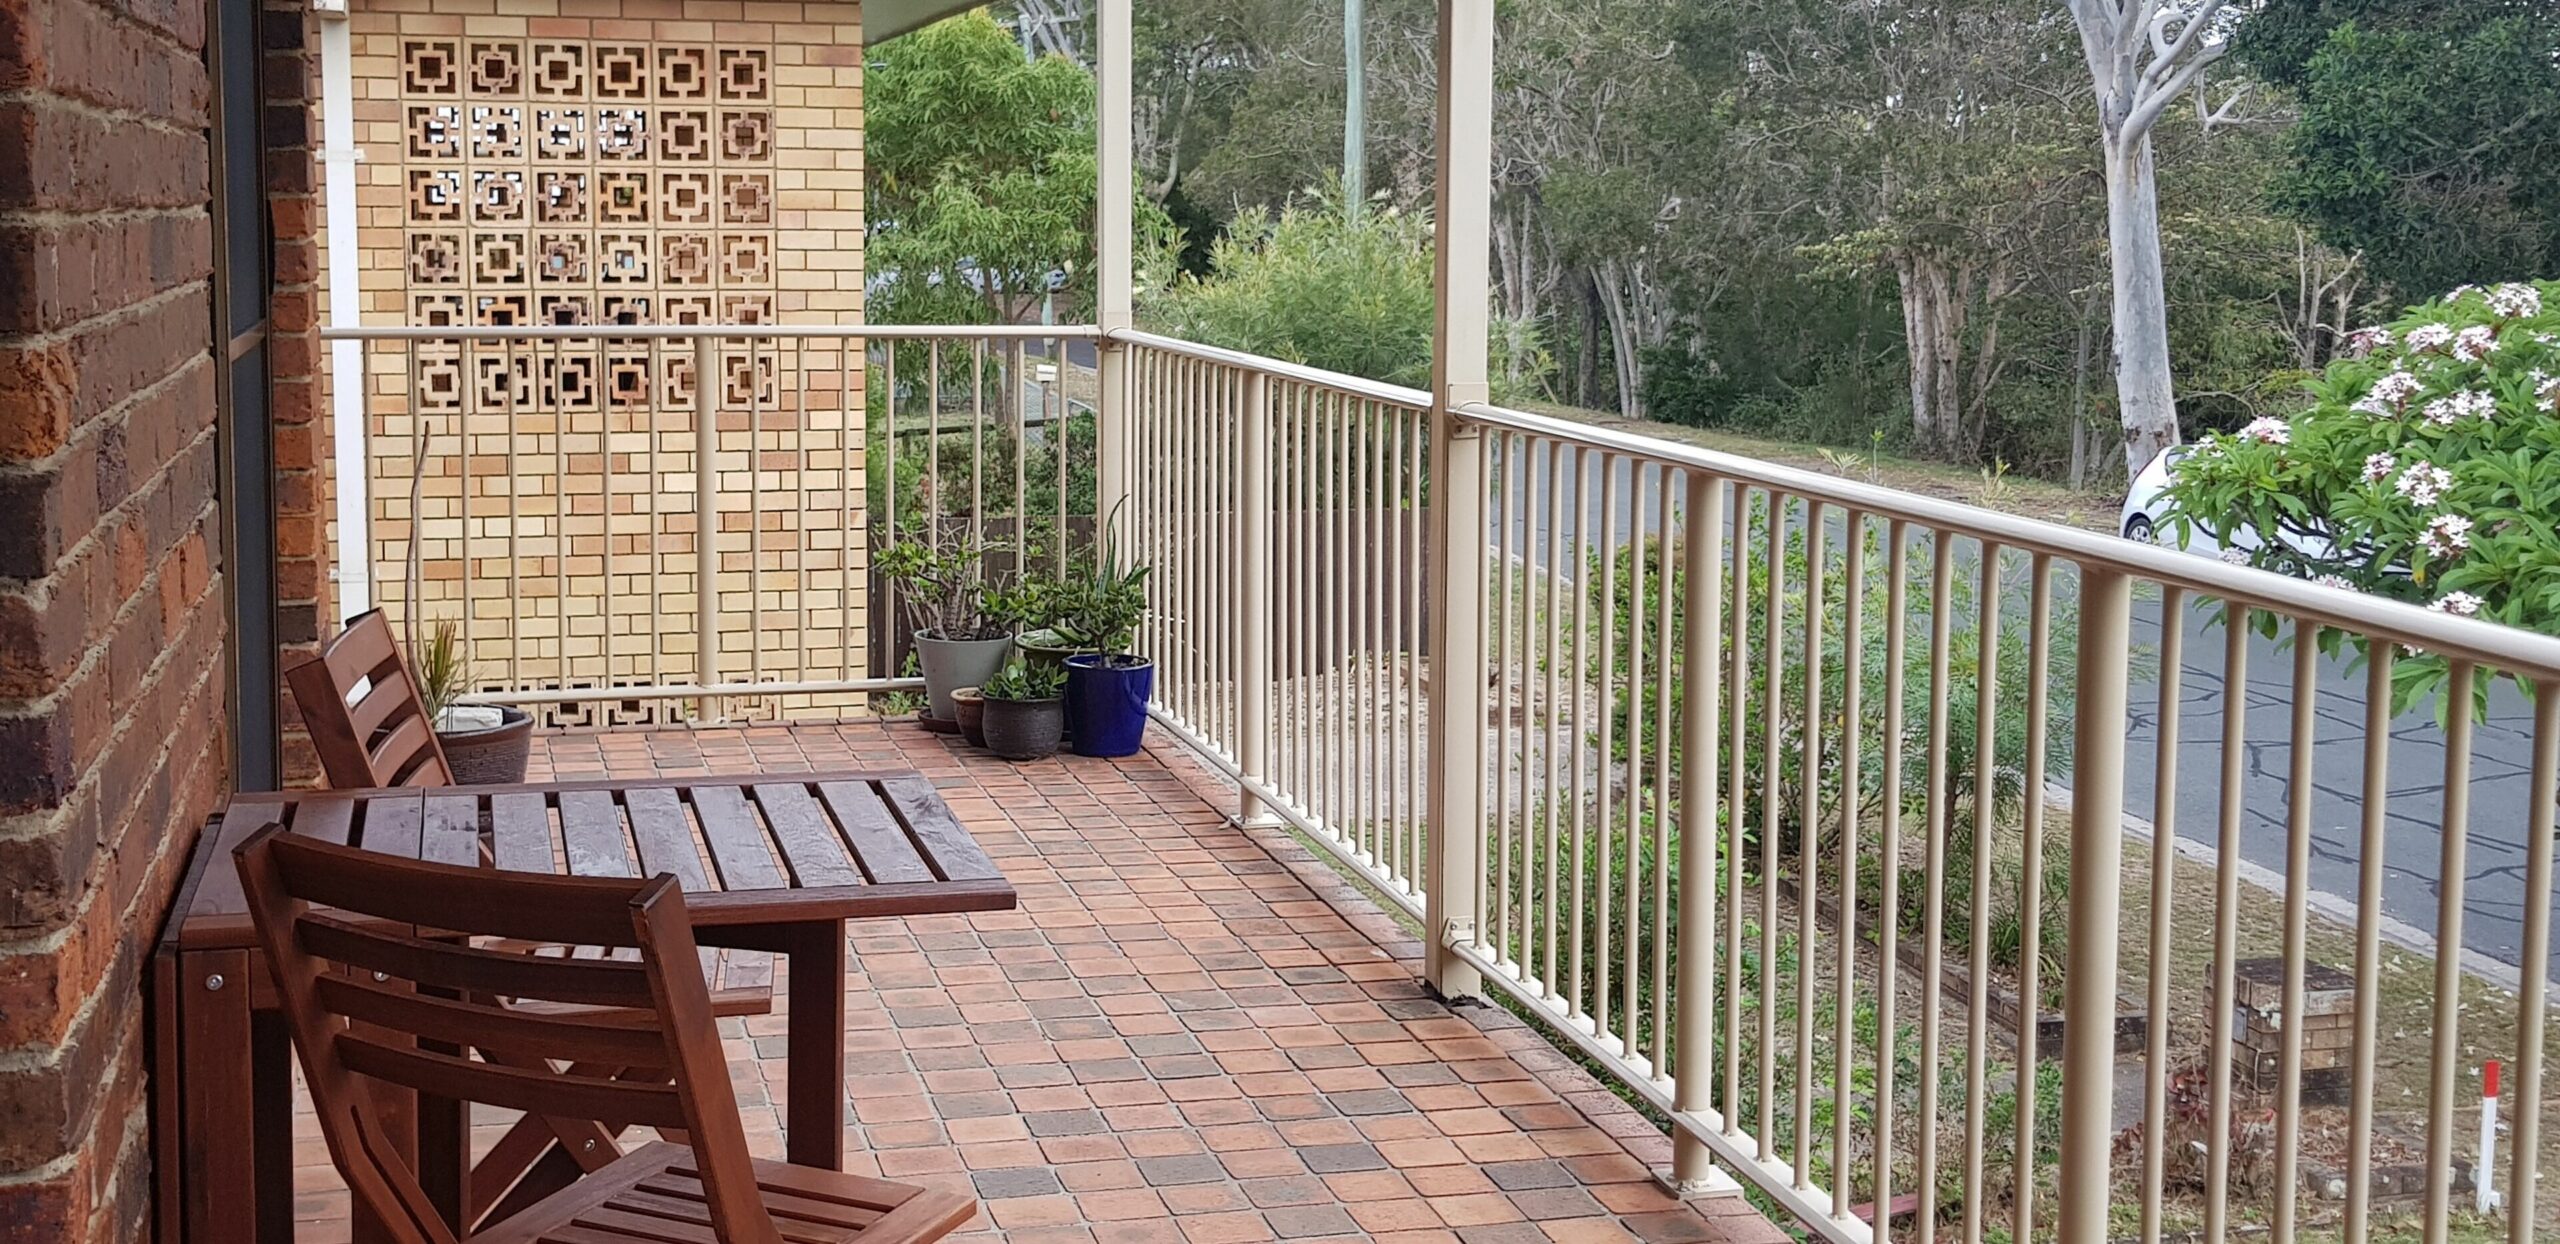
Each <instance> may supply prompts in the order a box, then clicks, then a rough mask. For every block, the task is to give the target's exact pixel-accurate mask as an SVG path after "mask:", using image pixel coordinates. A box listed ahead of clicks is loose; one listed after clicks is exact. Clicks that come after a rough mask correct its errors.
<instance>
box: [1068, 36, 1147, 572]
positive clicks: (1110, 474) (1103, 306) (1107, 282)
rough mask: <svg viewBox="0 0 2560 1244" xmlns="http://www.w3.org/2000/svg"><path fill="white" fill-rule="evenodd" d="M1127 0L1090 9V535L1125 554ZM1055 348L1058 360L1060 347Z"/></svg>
mask: <svg viewBox="0 0 2560 1244" xmlns="http://www.w3.org/2000/svg"><path fill="white" fill-rule="evenodd" d="M1130 4H1131V0H1100V2H1099V4H1098V5H1097V6H1096V8H1095V12H1094V34H1095V44H1096V47H1095V49H1094V68H1095V70H1096V77H1097V78H1098V79H1099V81H1098V82H1097V83H1096V85H1097V87H1098V90H1099V94H1098V96H1097V98H1096V101H1095V104H1096V112H1095V115H1094V169H1095V173H1094V177H1095V184H1094V200H1093V201H1094V229H1093V242H1094V251H1095V254H1094V320H1095V322H1096V323H1097V324H1099V325H1101V327H1102V341H1101V343H1100V345H1099V347H1098V348H1097V350H1096V355H1097V358H1096V368H1097V371H1098V374H1097V375H1096V376H1095V378H1094V379H1095V383H1096V389H1095V394H1094V429H1095V434H1096V435H1095V440H1096V444H1095V451H1094V457H1095V464H1094V509H1095V511H1096V513H1095V515H1094V518H1095V520H1096V521H1097V523H1099V525H1100V526H1099V528H1098V529H1097V530H1096V532H1095V533H1094V535H1095V541H1096V551H1097V552H1100V551H1101V543H1102V542H1103V541H1109V542H1110V549H1111V551H1112V552H1115V553H1118V554H1120V555H1121V556H1123V557H1126V556H1128V555H1129V553H1130V550H1131V549H1132V547H1133V546H1132V544H1131V543H1130V540H1129V536H1128V534H1127V533H1126V532H1125V531H1123V530H1122V528H1123V526H1124V525H1126V524H1128V523H1134V522H1135V521H1137V520H1136V519H1135V518H1134V517H1131V518H1125V519H1123V518H1122V516H1121V514H1120V510H1121V508H1122V506H1123V505H1124V504H1125V503H1126V502H1127V500H1128V497H1129V480H1130V476H1131V474H1132V473H1133V470H1132V466H1131V463H1130V446H1131V445H1132V444H1134V443H1135V440H1136V438H1135V437H1134V436H1132V435H1131V429H1130V426H1129V420H1130V411H1129V347H1128V346H1127V345H1125V344H1123V343H1122V342H1121V341H1120V340H1119V334H1121V333H1124V332H1127V331H1128V330H1129V329H1131V328H1133V327H1135V326H1136V324H1137V317H1136V315H1135V313H1134V310H1133V304H1134V296H1135V290H1134V285H1133V283H1134V281H1135V279H1136V277H1135V270H1134V267H1133V265H1132V263H1131V258H1130V252H1131V247H1132V245H1133V239H1132V238H1131V230H1132V223H1131V221H1132V209H1133V206H1134V204H1135V196H1136V195H1137V184H1136V177H1135V175H1134V171H1133V169H1132V157H1131V154H1130V153H1131V151H1132V149H1133V147H1134V145H1135V138H1134V135H1133V126H1134V125H1135V120H1134V118H1133V116H1132V114H1131V112H1130V74H1131V73H1132V72H1133V70H1132V68H1131V64H1130V60H1131V58H1130V50H1129V49H1130V20H1131V19H1130ZM1060 353H1061V356H1062V361H1063V355H1064V353H1065V351H1064V350H1063V349H1062V350H1061V351H1060ZM1115 519H1119V520H1120V521H1114V520H1115Z"/></svg>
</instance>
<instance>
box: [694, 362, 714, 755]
mask: <svg viewBox="0 0 2560 1244" xmlns="http://www.w3.org/2000/svg"><path fill="white" fill-rule="evenodd" d="M719 457H720V339H719V338H717V337H708V336H705V337H697V338H694V342H693V556H694V561H693V574H694V585H693V587H694V590H693V598H694V627H695V630H694V641H693V642H694V652H695V660H696V662H697V663H698V669H699V671H700V675H701V678H702V685H703V686H706V687H709V686H714V685H716V684H718V683H719V682H720V466H719ZM719 718H720V701H719V699H718V698H717V697H715V696H712V695H710V694H708V693H706V694H704V695H703V697H702V720H704V721H706V722H708V721H717V720H719Z"/></svg>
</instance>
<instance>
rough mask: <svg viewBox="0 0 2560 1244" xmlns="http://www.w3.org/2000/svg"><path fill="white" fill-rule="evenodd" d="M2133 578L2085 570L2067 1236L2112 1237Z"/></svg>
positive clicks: (2066, 993) (2076, 738)
mask: <svg viewBox="0 0 2560 1244" xmlns="http://www.w3.org/2000/svg"><path fill="white" fill-rule="evenodd" d="M2132 613H2133V585H2132V582H2131V581H2130V580H2129V579H2127V578H2126V577H2125V576H2124V574H2123V572H2121V571H2117V570H2111V569H2107V568H2104V567H2098V566H2084V567H2082V568H2081V572H2080V658H2079V670H2078V674H2077V678H2078V682H2077V687H2076V695H2077V699H2078V704H2079V707H2078V712H2077V714H2076V716H2075V719H2074V721H2073V724H2072V747H2073V771H2072V780H2071V788H2072V789H2071V943H2070V948H2069V951H2068V954H2067V959H2066V962H2067V963H2068V964H2069V965H2070V967H2069V974H2068V975H2067V976H2065V977H2064V979H2063V1001H2062V1010H2063V1020H2064V1037H2063V1049H2062V1195H2061V1197H2060V1199H2059V1200H2058V1201H2057V1203H2056V1211H2057V1212H2058V1213H2059V1214H2060V1215H2061V1217H2062V1221H2061V1223H2060V1227H2061V1240H2062V1244H2105V1241H2106V1240H2107V1238H2108V1228H2109V1224H2108V1220H2107V1198H2108V1192H2109V1189H2110V1187H2111V1186H2112V1181H2113V1174H2114V1172H2113V1170H2112V1167H2111V1163H2112V1162H2113V1160H2114V1142H2115V1069H2116V1045H2115V1017H2116V984H2117V981H2116V958H2117V956H2116V949H2117V948H2116V936H2117V920H2118V917H2119V915H2120V914H2121V908H2122V905H2123V892H2122V890H2123V883H2122V880H2121V876H2120V868H2121V866H2122V863H2123V855H2124V735H2125V695H2126V686H2125V684H2126V681H2127V673H2128V668H2127V667H2128V664H2129V662H2128V657H2127V654H2128V653H2129V652H2130V651H2131V647H2132V636H2131V630H2132Z"/></svg>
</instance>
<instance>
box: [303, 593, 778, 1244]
mask: <svg viewBox="0 0 2560 1244" xmlns="http://www.w3.org/2000/svg"><path fill="white" fill-rule="evenodd" d="M285 684H286V685H287V686H288V687H290V688H291V689H292V691H293V699H294V703H295V704H297V705H299V706H300V707H301V709H302V719H303V721H304V723H305V724H306V725H308V726H309V728H310V731H311V741H312V744H313V746H314V748H315V750H317V751H318V752H319V753H320V767H321V770H322V772H323V774H324V775H325V776H326V777H327V778H328V781H329V786H330V788H331V789H333V790H361V789H366V788H373V787H396V786H450V785H452V784H453V772H452V770H451V769H450V768H449V767H448V766H447V765H446V763H445V758H444V749H443V747H442V746H441V745H440V744H438V743H437V742H436V736H435V730H434V729H433V726H434V723H433V722H430V721H428V720H427V714H426V705H425V702H424V701H423V700H422V699H421V697H420V695H419V690H418V680H417V677H416V675H415V674H413V673H412V672H411V671H410V669H409V662H408V659H407V657H406V656H404V655H403V654H402V652H401V650H400V644H399V641H398V639H397V638H396V637H395V636H394V635H393V634H392V631H391V623H390V622H389V620H387V619H386V618H384V616H383V613H382V611H381V610H379V609H374V610H368V611H366V612H364V613H360V614H357V615H356V616H355V617H352V618H349V619H347V625H346V629H345V630H343V631H341V632H340V633H339V634H338V637H337V638H335V639H332V640H330V641H329V642H328V643H327V644H325V645H323V646H322V647H321V649H320V652H319V655H317V656H314V657H312V658H311V659H310V660H307V661H304V662H302V663H301V664H299V665H297V666H295V667H294V668H292V669H291V670H288V671H286V672H285ZM493 948H494V949H498V950H505V951H515V952H530V953H539V954H560V955H571V954H589V953H593V952H592V951H591V950H581V949H578V948H571V947H547V946H537V945H533V944H527V943H521V942H501V943H497V944H495V945H494V946H493ZM718 966H719V964H718V959H717V956H716V955H715V954H713V953H709V952H706V953H705V954H704V955H703V956H702V968H703V974H704V976H705V978H706V979H710V978H712V977H713V975H714V974H715V973H716V971H717V969H718ZM711 1008H712V1014H714V1015H715V1016H728V1015H765V1014H770V1013H771V1012H772V1011H773V990H772V989H771V987H769V986H749V987H744V988H734V989H716V990H713V991H712V994H711ZM481 1053H482V1056H483V1057H487V1058H492V1059H501V1058H504V1057H505V1053H506V1052H505V1051H503V1050H487V1049H484V1050H482V1051H481ZM573 1070H574V1071H576V1072H578V1073H579V1074H582V1075H589V1076H598V1077H602V1078H606V1079H615V1078H619V1079H627V1080H659V1081H663V1080H664V1079H666V1075H667V1073H666V1071H665V1069H664V1068H663V1067H659V1066H648V1067H607V1066H597V1065H593V1064H582V1065H579V1066H577V1067H575V1068H573ZM623 1130H624V1129H623V1128H622V1127H620V1126H614V1127H606V1126H604V1125H602V1124H600V1123H599V1122H597V1121H596V1120H594V1119H586V1118H575V1117H571V1116H565V1115H546V1114H538V1113H528V1114H526V1115H525V1116H524V1117H523V1118H521V1119H518V1120H516V1122H515V1125H514V1126H513V1127H512V1128H510V1129H509V1130H508V1132H507V1134H506V1135H505V1136H504V1137H503V1138H501V1139H500V1140H499V1142H498V1143H497V1144H496V1145H495V1146H493V1147H491V1148H490V1150H489V1152H488V1153H487V1154H486V1155H485V1156H483V1157H482V1158H481V1160H480V1162H479V1164H478V1165H476V1166H474V1167H473V1168H472V1170H471V1176H470V1181H469V1183H468V1186H467V1195H466V1202H465V1205H466V1212H465V1217H464V1221H465V1222H466V1223H467V1224H482V1223H492V1222H497V1221H501V1220H503V1219H505V1218H507V1217H508V1216H510V1215H512V1214H514V1213H515V1212H517V1211H518V1210H520V1209H522V1208H523V1207H524V1206H525V1205H526V1204H529V1203H531V1202H532V1201H534V1200H538V1199H540V1198H541V1197H543V1196H546V1195H548V1194H550V1193H553V1192H556V1191H558V1190H559V1189H561V1188H563V1187H566V1186H568V1185H569V1184H570V1183H572V1182H574V1181H575V1180H576V1179H577V1178H578V1177H579V1176H580V1175H581V1174H592V1173H594V1172H595V1171H598V1170H601V1169H603V1168H604V1167H605V1166H607V1165H609V1164H611V1163H613V1162H614V1161H617V1160H619V1159H620V1158H621V1157H622V1149H621V1147H620V1146H619V1145H618V1144H617V1143H616V1138H617V1137H618V1136H620V1134H621V1133H622V1131H623ZM666 1134H670V1135H681V1133H679V1132H674V1131H673V1129H670V1130H669V1132H668V1133H666Z"/></svg>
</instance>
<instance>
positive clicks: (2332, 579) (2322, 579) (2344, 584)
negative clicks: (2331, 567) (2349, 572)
mask: <svg viewBox="0 0 2560 1244" xmlns="http://www.w3.org/2000/svg"><path fill="white" fill-rule="evenodd" d="M2311 582H2312V584H2313V585H2314V586H2317V587H2334V588H2336V589H2338V590H2339V591H2341V592H2352V591H2354V590H2356V584H2355V580H2353V579H2350V578H2348V577H2347V576H2345V575H2342V574H2324V575H2319V576H2316V577H2314V578H2313V579H2312V580H2311Z"/></svg>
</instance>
